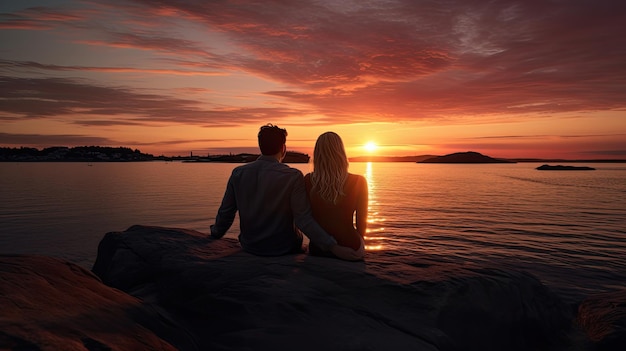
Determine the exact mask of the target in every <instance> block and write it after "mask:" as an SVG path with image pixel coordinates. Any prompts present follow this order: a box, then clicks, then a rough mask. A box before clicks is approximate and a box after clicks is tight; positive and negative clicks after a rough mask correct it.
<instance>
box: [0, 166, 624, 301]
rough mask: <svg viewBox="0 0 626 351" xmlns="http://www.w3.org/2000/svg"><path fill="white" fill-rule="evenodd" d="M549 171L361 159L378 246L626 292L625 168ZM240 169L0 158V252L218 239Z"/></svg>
mask: <svg viewBox="0 0 626 351" xmlns="http://www.w3.org/2000/svg"><path fill="white" fill-rule="evenodd" d="M538 165H539V164H533V163H519V164H496V165H437V164H415V163H353V164H351V166H350V171H351V172H352V173H357V174H362V175H364V176H365V177H366V178H367V179H368V181H369V186H370V222H371V223H370V229H369V233H368V240H367V244H368V249H369V250H385V251H387V252H392V253H393V254H394V255H393V256H394V257H396V259H398V260H403V259H406V260H410V259H411V258H412V257H429V258H431V259H432V258H435V259H437V260H440V261H442V262H458V263H467V264H477V265H491V266H493V265H497V266H502V267H514V268H520V269H524V270H527V271H530V272H531V273H533V274H535V275H536V276H538V277H539V278H540V279H542V281H544V282H545V283H546V284H548V285H550V286H551V287H553V288H555V290H557V291H558V292H560V293H563V294H569V296H571V297H574V298H579V297H580V296H585V295H587V294H589V293H593V292H601V291H608V290H615V289H624V288H626V164H586V165H590V166H592V167H595V168H596V169H597V170H596V171H576V172H562V171H561V172H558V171H537V170H535V169H534V168H535V167H536V166H538ZM235 166H237V165H235V164H213V163H195V164H194V163H178V162H149V163H95V164H92V165H89V164H87V163H0V199H2V201H0V253H27V254H46V255H52V256H57V257H61V258H65V259H68V260H71V261H74V262H76V263H78V264H80V265H82V266H84V267H86V268H91V265H92V264H93V262H94V260H95V256H96V253H97V245H98V242H99V241H100V239H101V238H102V237H103V236H104V234H105V233H106V232H109V231H120V230H125V229H127V228H128V227H130V226H131V225H134V224H144V225H159V226H170V227H183V228H189V229H195V230H199V231H201V232H207V231H208V227H209V225H210V224H211V223H212V222H213V220H214V218H215V212H216V210H217V207H218V206H219V204H220V201H221V197H222V194H223V191H224V186H225V184H226V180H227V178H228V176H229V174H230V171H231V170H232V168H233V167H235ZM292 166H294V167H297V168H299V169H301V170H302V171H303V172H304V173H306V172H308V171H309V170H310V167H311V166H310V165H302V164H300V165H292ZM236 222H237V221H236ZM237 230H238V227H237V225H235V226H234V227H233V228H232V229H231V230H230V231H229V234H227V235H228V236H232V237H236V235H237Z"/></svg>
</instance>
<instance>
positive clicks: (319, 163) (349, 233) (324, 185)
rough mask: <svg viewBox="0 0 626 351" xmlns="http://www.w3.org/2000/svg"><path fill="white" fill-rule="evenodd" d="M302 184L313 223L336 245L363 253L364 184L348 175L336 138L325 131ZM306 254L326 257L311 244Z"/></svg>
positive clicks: (316, 145) (324, 253)
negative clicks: (335, 241)
mask: <svg viewBox="0 0 626 351" xmlns="http://www.w3.org/2000/svg"><path fill="white" fill-rule="evenodd" d="M304 181H305V184H306V190H307V194H308V196H309V200H310V202H311V209H312V211H313V217H314V218H315V220H316V221H317V222H318V223H319V224H320V225H321V226H322V228H324V230H326V231H327V232H328V234H330V235H332V236H333V237H335V239H336V240H337V243H338V244H339V245H341V246H346V247H350V248H352V249H354V250H357V251H359V252H361V253H364V240H363V238H364V236H365V231H366V229H367V201H368V198H367V197H368V193H367V181H366V180H365V178H364V177H363V176H360V175H356V174H351V173H348V158H347V157H346V151H345V149H344V146H343V142H342V141H341V138H340V137H339V135H337V134H336V133H333V132H326V133H324V134H322V135H320V136H319V138H317V142H316V143H315V150H314V151H313V172H312V173H309V174H307V175H306V176H305V177H304ZM355 213H356V216H355ZM355 218H356V223H355ZM309 251H310V253H311V254H312V255H328V253H326V252H324V251H322V250H321V249H320V248H319V247H317V246H316V245H315V243H313V242H312V243H310V245H309ZM331 255H332V254H331ZM339 258H343V257H339Z"/></svg>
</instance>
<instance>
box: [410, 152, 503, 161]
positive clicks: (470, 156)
mask: <svg viewBox="0 0 626 351" xmlns="http://www.w3.org/2000/svg"><path fill="white" fill-rule="evenodd" d="M417 163H515V162H514V161H509V160H504V159H499V158H493V157H489V156H485V155H483V154H481V153H478V152H475V151H467V152H455V153H453V154H449V155H445V156H436V157H432V158H428V159H425V160H422V161H417Z"/></svg>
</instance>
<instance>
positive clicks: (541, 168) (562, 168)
mask: <svg viewBox="0 0 626 351" xmlns="http://www.w3.org/2000/svg"><path fill="white" fill-rule="evenodd" d="M536 170H538V171H595V170H596V169H595V168H593V167H587V166H563V165H556V166H551V165H541V166H539V167H537V168H536Z"/></svg>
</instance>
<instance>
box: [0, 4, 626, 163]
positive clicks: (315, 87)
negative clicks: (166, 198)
mask: <svg viewBox="0 0 626 351" xmlns="http://www.w3.org/2000/svg"><path fill="white" fill-rule="evenodd" d="M623 33H626V4H625V3H624V2H622V1H617V0H606V1H601V2H597V1H591V0H583V1H576V2H569V3H567V4H566V5H565V4H562V3H557V2H523V1H512V0H501V1H490V2H487V1H466V0H457V1H454V0H453V1H447V2H445V3H444V2H425V1H413V0H404V1H402V0H391V1H382V0H381V1H377V0H374V1H366V2H361V1H333V0H323V1H298V2H288V1H287V2H285V1H266V2H252V1H220V2H213V1H206V2H198V1H181V0H176V1H175V0H115V1H110V2H105V3H104V4H97V3H96V2H92V1H77V0H48V1H43V0H42V1H31V0H22V1H12V2H9V1H5V2H2V3H1V4H0V40H1V42H2V43H3V44H2V48H1V49H0V94H1V95H0V101H1V103H0V146H5V147H19V146H30V147H37V148H43V147H48V146H59V145H65V146H78V145H102V146H128V147H131V148H138V149H140V150H141V151H143V152H147V153H153V154H155V155H161V154H164V155H187V154H189V152H192V151H193V152H194V154H197V155H201V154H207V153H212V154H216V153H228V152H233V153H237V152H243V151H246V152H256V150H257V148H256V133H257V131H258V128H259V126H261V125H263V124H265V123H274V124H277V125H279V126H281V127H284V128H287V130H288V132H289V137H288V148H289V149H291V150H297V151H302V152H307V153H312V148H313V145H314V143H315V139H316V138H317V136H318V135H319V134H321V133H323V132H325V131H329V130H332V131H335V132H337V133H339V134H340V135H341V136H342V137H343V139H344V142H345V144H346V147H347V151H348V154H349V156H360V155H365V154H367V153H368V151H367V150H365V149H364V148H363V145H364V144H365V143H367V142H368V141H372V142H375V143H376V144H377V145H378V149H377V150H376V151H375V152H376V153H377V154H381V155H397V156H404V155H422V154H435V155H443V154H447V153H452V152H459V151H478V152H481V153H483V154H486V155H489V156H493V157H542V158H566V159H577V158H578V159H580V158H584V159H591V158H593V159H600V158H603V159H607V158H611V159H618V158H619V159H626V65H625V64H624V57H626V37H625V36H624V35H623Z"/></svg>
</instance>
